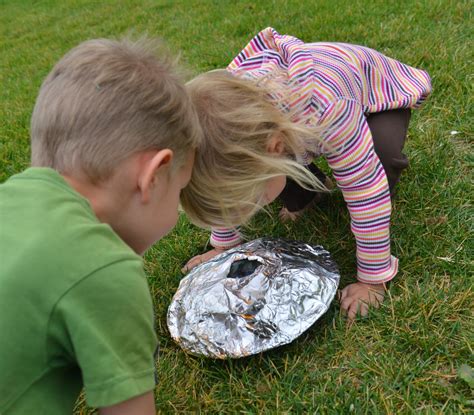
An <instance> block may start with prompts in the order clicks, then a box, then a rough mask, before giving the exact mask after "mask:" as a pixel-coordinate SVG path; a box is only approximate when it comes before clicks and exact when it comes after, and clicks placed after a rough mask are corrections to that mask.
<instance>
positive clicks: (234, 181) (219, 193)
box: [181, 28, 431, 319]
mask: <svg viewBox="0 0 474 415" xmlns="http://www.w3.org/2000/svg"><path fill="white" fill-rule="evenodd" d="M188 90H189V92H190V94H191V96H192V99H193V100H194V103H195V106H196V107H197V111H198V113H199V115H200V120H201V123H202V126H203V129H204V134H205V140H204V143H203V145H202V147H201V148H200V149H199V150H198V153H197V155H196V161H195V166H194V170H193V176H192V179H191V182H190V185H188V187H187V188H186V189H185V190H184V191H183V192H182V195H181V202H182V205H183V208H184V210H185V211H186V212H187V214H188V216H189V217H190V219H191V220H192V221H193V222H194V223H196V224H198V225H200V226H210V227H213V231H212V235H211V244H212V246H213V247H214V249H213V250H212V251H209V252H207V253H206V254H203V255H198V256H197V257H194V258H192V259H191V260H190V261H189V262H188V264H187V265H186V267H185V269H188V270H189V269H190V268H192V267H193V266H195V265H197V264H198V263H200V262H203V261H204V260H207V259H210V258H212V257H213V256H215V255H217V254H219V253H220V252H222V251H223V250H225V249H228V248H230V247H232V246H235V245H238V244H239V243H240V242H241V237H240V234H239V233H238V230H237V228H236V226H237V225H239V224H241V223H244V222H245V221H247V220H248V219H249V218H250V217H251V216H252V215H253V214H254V213H255V212H256V211H257V210H258V209H260V208H261V207H262V206H264V205H265V204H268V203H270V202H272V201H273V200H274V199H275V198H276V197H277V196H278V195H280V197H281V199H282V201H283V204H284V208H283V209H282V211H281V212H280V217H281V218H282V219H294V218H296V217H298V216H299V215H300V214H301V212H302V211H303V210H304V209H305V208H306V207H307V206H308V205H309V203H311V202H312V199H314V196H315V195H317V193H315V192H314V191H315V190H316V191H317V190H319V191H321V190H322V189H324V186H322V184H321V182H322V183H325V184H326V187H327V185H328V184H329V181H328V179H327V178H326V177H325V176H324V175H323V174H322V173H321V172H320V171H319V170H318V169H316V168H315V167H314V166H313V165H312V164H311V162H312V160H313V159H314V158H315V157H318V156H319V155H324V156H325V157H326V159H327V162H328V164H329V166H330V168H331V169H332V171H333V175H334V178H335V179H336V182H337V185H338V187H339V188H340V189H341V191H342V193H343V196H344V199H345V201H346V203H347V207H348V209H349V212H350V216H351V229H352V232H353V234H354V236H355V239H356V245H357V250H356V257H357V279H358V282H356V283H354V284H350V285H349V286H347V287H345V288H344V289H343V290H342V291H341V295H340V301H341V307H342V309H343V310H344V311H346V312H347V314H348V317H349V318H350V319H353V318H354V317H355V316H356V315H357V313H359V312H360V314H362V315H366V314H367V310H368V307H369V305H373V306H378V304H379V303H380V302H381V301H382V300H383V297H384V290H385V283H387V282H388V281H389V280H391V279H392V278H393V277H394V276H395V275H396V273H397V270H398V259H397V258H395V257H393V256H391V254H390V233H389V227H390V213H391V195H393V191H394V186H395V184H396V183H397V182H398V180H399V177H400V174H401V172H402V170H403V169H405V168H407V167H408V160H407V159H406V157H405V155H404V154H403V153H402V149H403V145H404V142H405V138H406V134H407V129H408V123H409V120H410V109H411V108H416V107H418V106H419V105H420V104H421V103H422V102H423V101H424V100H425V98H426V97H427V96H428V94H429V93H430V91H431V85H430V78H429V76H428V74H427V73H426V72H424V71H421V70H418V69H415V68H412V67H410V66H407V65H404V64H402V63H400V62H398V61H396V60H394V59H391V58H388V57H386V56H384V55H382V54H381V53H379V52H376V51H374V50H372V49H369V48H366V47H362V46H355V45H349V44H343V43H307V44H305V43H303V42H302V41H301V40H299V39H297V38H295V37H292V36H286V35H280V34H278V33H277V32H276V31H275V30H274V29H272V28H267V29H265V30H263V31H262V32H260V33H259V34H258V35H257V36H256V37H255V38H254V39H253V40H252V41H251V42H250V43H249V44H248V45H247V46H246V47H245V49H244V50H243V51H242V52H241V53H240V54H239V55H238V56H237V57H236V58H235V59H234V60H233V61H232V62H231V64H230V65H229V66H228V68H227V70H226V71H223V70H218V71H211V72H208V73H205V74H202V75H200V76H198V77H197V78H195V79H194V80H192V81H191V82H190V83H189V84H188ZM304 165H307V166H309V168H306V169H305V168H304V167H303V166H304ZM286 177H288V178H289V180H288V183H287V184H286ZM285 184H286V186H285Z"/></svg>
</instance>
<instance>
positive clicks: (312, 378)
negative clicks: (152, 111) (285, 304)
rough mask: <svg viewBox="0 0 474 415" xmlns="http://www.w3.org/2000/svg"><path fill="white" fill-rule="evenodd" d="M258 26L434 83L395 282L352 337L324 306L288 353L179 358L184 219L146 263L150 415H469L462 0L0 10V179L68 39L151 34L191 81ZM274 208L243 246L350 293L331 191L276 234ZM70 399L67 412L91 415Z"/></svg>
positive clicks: (65, 5) (188, 248)
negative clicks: (325, 256)
mask: <svg viewBox="0 0 474 415" xmlns="http://www.w3.org/2000/svg"><path fill="white" fill-rule="evenodd" d="M267 26H273V27H274V28H276V29H277V30H278V31H279V32H280V33H287V34H293V35H295V36H298V37H300V38H301V39H303V40H305V41H318V40H327V41H341V42H349V43H356V44H362V45H366V46H369V47H372V48H374V49H377V50H380V51H381V52H383V53H385V54H387V55H389V56H391V57H394V58H396V59H399V60H401V61H402V62H404V63H407V64H409V65H412V66H415V67H420V68H423V69H426V70H427V71H428V72H429V73H430V75H431V76H432V81H433V88H434V92H433V95H432V96H431V98H430V99H429V100H428V102H427V103H426V105H425V106H424V107H423V108H422V109H421V110H420V111H417V112H415V113H414V114H413V117H412V122H411V125H410V130H409V139H408V143H407V145H406V153H407V155H408V157H409V159H410V163H411V165H410V169H409V170H408V172H407V173H405V175H404V176H403V177H402V181H401V184H400V185H399V190H398V195H397V198H396V200H395V203H394V213H393V219H392V224H393V225H392V228H391V229H392V230H391V232H392V240H393V242H392V248H393V253H394V255H396V256H398V257H399V258H400V272H399V275H398V277H397V278H396V280H395V281H394V283H393V284H392V286H391V289H390V293H389V295H388V298H387V299H386V301H385V303H384V305H383V307H382V308H380V309H379V310H376V311H373V312H372V313H371V314H370V316H369V317H368V318H365V319H359V320H357V321H356V323H355V324H354V325H353V326H352V327H350V328H348V327H346V323H345V320H344V318H343V317H341V316H340V314H339V305H338V304H337V302H334V304H333V305H332V307H331V308H330V310H329V312H328V313H327V314H326V315H325V316H324V317H323V318H322V319H321V320H320V321H318V322H317V323H316V324H315V325H314V326H313V327H312V328H311V329H310V330H309V331H308V332H306V333H305V334H304V335H303V336H301V337H300V338H299V339H297V340H296V341H295V342H293V343H292V344H290V345H288V346H285V347H281V348H279V349H276V350H273V351H270V352H268V353H264V354H262V355H258V356H254V357H249V358H246V359H241V360H235V361H212V360H209V359H205V358H197V357H192V356H188V355H186V354H185V353H184V352H183V351H182V350H181V349H180V348H179V347H178V346H176V345H175V344H174V342H173V341H172V340H171V339H170V337H169V334H168V331H167V328H166V310H167V306H168V304H169V303H170V300H171V298H172V296H173V293H174V292H175V290H176V288H177V287H178V284H179V280H180V278H181V277H182V275H181V273H180V271H179V270H180V267H181V266H182V264H183V263H184V262H185V261H186V259H187V258H189V257H191V256H193V255H195V254H197V253H201V252H203V250H205V249H206V243H207V239H208V234H207V233H206V232H205V231H202V230H199V229H197V228H195V227H194V226H192V225H191V224H190V223H189V222H188V221H187V220H186V218H185V217H182V218H181V219H180V221H179V223H178V226H177V227H176V229H175V230H174V231H173V232H172V233H171V234H170V235H169V236H167V237H166V238H165V239H163V240H162V241H160V243H158V244H157V245H156V246H155V247H153V248H152V249H151V250H150V251H149V252H148V254H147V255H146V257H145V266H146V270H147V272H148V274H149V276H150V278H149V284H150V287H151V291H152V295H153V297H154V300H155V305H156V320H157V332H158V336H159V340H160V356H159V359H158V361H157V368H158V374H159V384H158V386H157V388H156V407H157V411H158V412H160V413H174V412H179V413H189V412H202V413H207V412H209V413H315V412H316V413H334V414H339V413H341V414H345V413H351V412H352V413H368V414H377V413H414V412H417V413H426V414H432V413H456V414H458V413H472V411H474V406H473V404H474V396H473V391H472V389H470V387H469V384H468V383H467V382H466V381H465V380H464V379H463V376H460V373H459V371H458V370H459V368H460V367H461V365H463V364H464V365H466V364H467V365H470V366H471V367H472V366H474V364H473V350H472V348H473V338H474V336H473V319H472V317H473V315H472V310H473V304H474V296H473V290H472V286H473V278H472V275H473V269H472V254H473V242H472V233H471V232H472V217H473V211H472V205H471V201H472V198H473V192H472V165H473V155H472V150H471V143H472V133H473V120H474V117H473V113H472V108H473V102H472V97H473V95H472V93H473V91H472V82H473V77H472V74H473V72H472V68H473V61H474V60H473V50H474V45H473V38H474V34H473V28H474V22H473V19H472V3H471V2H470V1H468V0H466V1H462V0H458V1H454V0H453V1H450V0H420V1H416V0H400V1H396V2H395V1H394V2H388V1H382V0H372V1H368V0H367V1H363V0H350V1H349V0H344V1H343V0H332V1H329V0H307V1H303V0H300V1H225V0H222V1H219V0H215V1H164V0H162V1H152V0H145V1H138V0H136V1H102V2H95V1H83V0H69V1H23V0H11V1H8V0H0V81H1V82H0V84H1V89H0V182H3V181H5V180H6V179H7V178H8V177H9V176H11V175H12V174H15V173H17V172H20V171H21V170H22V169H24V168H26V167H27V166H28V162H29V118H30V115H31V110H32V108H33V104H34V101H35V97H36V95H37V92H38V89H39V86H40V84H41V81H42V79H43V78H44V76H45V75H46V74H47V73H48V72H49V71H50V69H51V67H52V65H53V64H54V63H55V62H56V61H57V60H58V59H59V58H60V57H61V56H62V55H63V54H64V53H65V52H66V51H67V50H68V49H70V48H71V47H73V46H75V45H76V44H78V43H79V42H81V41H83V40H86V39H89V38H96V37H114V36H115V37H116V36H119V35H121V34H124V33H126V32H128V31H129V30H132V31H133V32H135V33H137V34H140V33H143V32H147V33H148V34H149V35H156V36H161V37H164V38H165V39H166V40H167V42H168V44H169V45H170V46H171V48H172V49H173V50H177V51H178V50H179V51H181V52H182V57H183V62H184V63H185V64H186V65H187V66H188V68H190V70H191V71H192V72H194V73H198V72H201V71H205V70H209V69H213V68H218V67H223V66H225V65H226V64H227V63H228V62H229V61H230V60H231V59H232V57H233V56H234V55H236V54H237V53H238V52H239V51H240V50H241V48H242V47H243V46H245V45H246V43H247V42H248V40H249V39H250V38H251V37H252V36H253V35H254V34H255V33H257V32H258V31H259V30H261V29H263V28H265V27H267ZM454 132H456V133H454ZM277 209H278V206H277V205H275V206H272V207H271V209H270V210H272V211H273V213H274V214H273V215H272V217H270V216H268V215H265V214H260V215H257V217H256V218H255V219H254V220H253V222H252V223H251V225H250V227H249V229H248V230H247V233H248V235H249V237H251V238H253V237H257V236H263V235H273V236H284V237H288V238H297V239H304V240H307V241H310V242H313V243H321V244H323V245H324V246H325V247H326V248H327V249H328V250H329V251H331V253H332V254H333V257H334V258H335V260H336V261H337V262H338V264H339V266H340V269H341V273H342V276H343V278H342V286H344V285H346V284H348V283H349V282H351V281H353V277H354V273H355V257H354V247H355V245H354V240H353V237H352V236H351V233H350V229H349V218H348V213H347V210H346V208H345V205H344V201H343V199H342V196H341V195H340V194H339V193H335V194H334V195H332V196H331V197H330V198H329V199H328V200H327V201H325V202H324V203H322V204H321V205H320V206H318V207H317V208H315V209H314V210H313V211H311V212H310V213H308V214H307V215H306V216H305V217H304V218H303V219H302V220H301V221H300V222H298V223H296V224H293V225H282V224H281V223H279V222H278V221H277V220H276V219H275V218H276V217H277V216H276V212H277ZM470 233H471V235H470ZM97 358H98V359H100V356H98V357H97ZM83 401H84V400H83V398H81V399H80V400H79V402H78V405H77V407H76V413H77V414H84V413H91V412H92V410H91V409H88V408H86V406H85V404H84V403H83Z"/></svg>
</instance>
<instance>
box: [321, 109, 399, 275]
mask: <svg viewBox="0 0 474 415" xmlns="http://www.w3.org/2000/svg"><path fill="white" fill-rule="evenodd" d="M320 122H321V124H323V125H324V126H325V128H326V131H327V132H326V133H325V135H324V137H323V139H324V141H325V143H326V144H327V146H326V150H325V154H326V159H327V161H328V164H329V166H330V167H331V169H332V171H333V174H334V178H335V179H336V182H337V185H338V187H339V188H340V189H341V191H342V194H343V196H344V200H345V201H346V203H347V207H348V209H349V213H350V215H351V229H352V232H353V234H354V236H355V239H356V245H357V252H356V256H357V278H358V280H359V281H362V282H365V283H372V284H376V283H382V282H386V281H389V280H391V279H392V278H393V277H394V276H395V275H396V273H397V271H398V259H397V258H395V257H394V256H392V255H391V254H390V215H391V209H392V205H391V201H390V193H389V188H388V182H387V176H386V175H385V171H384V169H383V166H382V164H381V162H380V160H379V158H378V157H377V154H376V153H375V150H374V145H373V140H372V135H371V132H370V129H369V126H368V124H367V121H366V118H365V116H364V113H363V110H362V107H361V106H360V105H359V104H358V103H357V102H355V101H352V100H339V101H337V102H335V103H333V104H331V105H330V106H329V107H328V108H327V109H326V111H325V113H324V114H323V116H322V117H321V120H320Z"/></svg>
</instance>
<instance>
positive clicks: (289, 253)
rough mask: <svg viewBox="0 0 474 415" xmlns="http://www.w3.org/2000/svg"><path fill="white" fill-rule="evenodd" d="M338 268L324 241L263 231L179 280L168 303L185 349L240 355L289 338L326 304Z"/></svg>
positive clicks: (174, 332) (174, 334)
mask: <svg viewBox="0 0 474 415" xmlns="http://www.w3.org/2000/svg"><path fill="white" fill-rule="evenodd" d="M338 284H339V273H338V270H337V267H336V265H335V263H334V262H333V261H332V260H331V257H330V255H329V253H328V252H327V251H325V250H324V249H323V248H322V247H321V246H311V245H308V244H306V243H303V242H296V241H288V240H284V239H274V238H262V239H256V240H254V241H251V242H248V243H245V244H243V245H240V246H238V247H236V248H233V249H230V250H228V251H226V252H224V253H222V254H220V255H218V256H216V257H215V258H213V259H212V260H210V261H208V262H205V263H203V264H201V265H199V266H198V267H196V268H194V269H193V270H192V271H191V272H190V273H189V274H188V275H187V276H186V277H185V278H183V279H182V280H181V283H180V285H179V288H178V290H177V292H176V294H175V295H174V297H173V300H172V302H171V305H170V307H169V309H168V328H169V331H170V333H171V336H172V338H173V339H174V340H175V341H176V342H177V343H178V344H179V345H180V346H181V347H182V348H183V349H184V350H185V351H187V352H189V353H192V354H198V355H205V356H209V357H213V358H219V359H225V358H238V357H243V356H249V355H252V354H256V353H260V352H262V351H265V350H269V349H272V348H274V347H277V346H281V345H284V344H287V343H290V342H291V341H293V340H294V339H295V338H297V337H298V336H299V335H300V334H302V333H303V332H304V331H305V330H307V329H308V328H309V327H310V326H311V325H312V324H313V323H314V322H315V321H316V320H318V319H319V318H320V317H321V316H322V315H323V314H324V313H325V312H326V311H327V309H328V307H329V305H330V304H331V301H332V300H333V298H334V296H335V294H336V290H337V287H338Z"/></svg>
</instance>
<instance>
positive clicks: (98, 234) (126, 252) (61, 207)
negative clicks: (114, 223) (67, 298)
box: [0, 168, 142, 290]
mask: <svg viewBox="0 0 474 415" xmlns="http://www.w3.org/2000/svg"><path fill="white" fill-rule="evenodd" d="M0 212H1V222H2V226H1V228H2V230H1V232H2V235H1V239H0V249H1V251H2V252H3V255H2V256H3V258H4V261H3V262H4V265H6V266H9V272H8V274H9V275H11V276H12V275H17V276H18V277H17V276H15V278H24V279H25V278H28V276H29V275H31V274H33V275H32V279H34V280H39V279H40V280H41V284H43V285H45V284H46V285H49V286H50V287H52V286H56V285H60V286H62V287H63V289H64V290H67V289H68V287H69V286H71V285H74V284H77V283H78V282H79V280H81V279H82V278H86V277H87V276H88V275H89V274H91V273H93V272H95V271H96V270H98V269H101V268H104V267H107V266H108V265H111V264H115V263H120V262H123V261H132V262H137V263H139V264H141V261H142V260H141V257H140V256H138V255H137V254H135V253H134V252H133V251H132V250H131V249H130V247H128V246H127V245H126V244H125V242H123V241H122V240H121V239H120V237H119V236H118V235H117V234H116V233H115V232H114V231H113V230H112V228H111V227H110V226H109V225H107V224H104V223H100V222H99V220H98V219H97V217H96V216H95V214H94V212H93V211H92V208H91V206H90V205H89V202H88V201H87V200H86V199H85V198H83V197H82V196H81V195H79V194H78V193H77V192H75V191H74V190H73V189H72V188H71V187H70V186H69V185H68V184H67V183H66V181H65V180H64V179H63V178H62V177H61V176H60V175H59V174H58V173H57V172H55V171H54V170H51V169H47V168H30V169H28V170H26V171H24V172H23V173H20V174H18V175H16V176H13V177H12V178H10V179H9V180H8V181H7V182H5V183H4V184H2V185H0ZM3 269H4V270H5V268H3ZM1 274H5V273H4V272H2V273H1ZM1 274H0V280H2V279H4V278H6V276H5V275H1ZM40 276H41V278H39V277H40ZM24 282H25V283H27V281H24ZM31 282H33V281H31Z"/></svg>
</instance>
